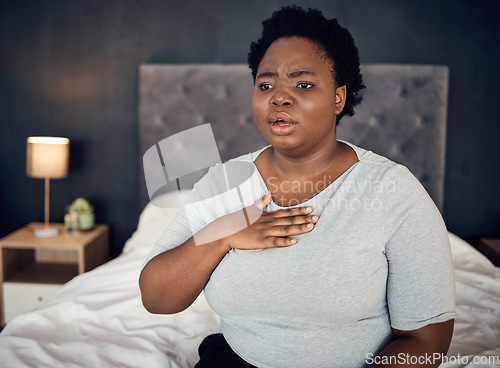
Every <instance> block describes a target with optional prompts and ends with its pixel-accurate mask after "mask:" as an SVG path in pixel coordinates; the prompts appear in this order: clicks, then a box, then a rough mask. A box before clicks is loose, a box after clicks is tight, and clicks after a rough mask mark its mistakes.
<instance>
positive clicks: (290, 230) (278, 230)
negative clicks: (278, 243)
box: [265, 223, 315, 237]
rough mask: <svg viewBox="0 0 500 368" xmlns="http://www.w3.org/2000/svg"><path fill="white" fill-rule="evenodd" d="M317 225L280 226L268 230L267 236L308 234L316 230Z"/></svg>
mask: <svg viewBox="0 0 500 368" xmlns="http://www.w3.org/2000/svg"><path fill="white" fill-rule="evenodd" d="M314 226H315V224H313V223H307V224H300V225H280V226H273V227H271V228H269V229H267V230H266V232H265V234H266V236H268V237H273V236H274V237H286V236H293V235H299V234H304V233H308V232H309V231H311V230H313V229H314Z"/></svg>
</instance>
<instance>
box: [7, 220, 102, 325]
mask: <svg viewBox="0 0 500 368" xmlns="http://www.w3.org/2000/svg"><path fill="white" fill-rule="evenodd" d="M51 226H54V227H58V228H59V235H58V236H56V237H52V238H37V237H35V236H34V235H33V228H34V227H43V223H31V224H29V225H27V226H25V227H23V228H21V229H19V230H17V231H15V232H13V233H12V234H10V235H7V236H5V237H4V238H2V239H0V324H1V326H4V325H5V323H7V322H8V321H10V320H11V319H12V318H13V317H15V316H17V315H18V314H21V313H24V312H27V311H29V310H31V309H33V308H35V307H36V306H37V305H38V304H40V303H42V302H43V301H44V300H46V299H47V298H48V297H49V296H51V295H52V294H53V293H54V292H56V291H57V290H58V289H59V288H60V287H61V286H62V285H63V284H64V283H66V282H68V281H69V280H71V279H72V278H73V277H75V276H76V275H79V274H81V273H84V272H86V271H89V270H91V269H93V268H95V267H97V266H99V265H101V264H103V263H104V262H106V261H107V260H108V252H109V244H108V225H96V226H95V228H94V229H93V230H88V231H81V232H80V233H79V236H75V235H73V234H72V233H71V232H68V231H66V229H65V227H64V224H53V223H52V224H51Z"/></svg>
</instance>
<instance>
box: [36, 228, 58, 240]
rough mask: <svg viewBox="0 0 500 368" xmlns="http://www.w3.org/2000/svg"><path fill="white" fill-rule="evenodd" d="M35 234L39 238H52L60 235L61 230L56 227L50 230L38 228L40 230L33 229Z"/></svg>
mask: <svg viewBox="0 0 500 368" xmlns="http://www.w3.org/2000/svg"><path fill="white" fill-rule="evenodd" d="M33 233H34V234H35V236H36V237H37V238H52V237H54V236H57V235H58V234H59V229H57V228H55V227H49V228H48V229H45V228H38V229H33Z"/></svg>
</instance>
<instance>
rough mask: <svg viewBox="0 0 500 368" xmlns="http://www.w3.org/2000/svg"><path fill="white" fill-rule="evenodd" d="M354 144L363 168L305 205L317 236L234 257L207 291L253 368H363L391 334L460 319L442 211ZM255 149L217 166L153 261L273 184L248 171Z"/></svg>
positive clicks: (408, 177)
mask: <svg viewBox="0 0 500 368" xmlns="http://www.w3.org/2000/svg"><path fill="white" fill-rule="evenodd" d="M350 146H351V147H352V148H353V149H354V150H355V152H356V154H357V156H358V159H359V162H357V163H356V164H355V165H353V166H352V167H351V168H350V169H349V170H347V171H346V172H345V173H344V174H343V175H342V176H341V177H340V178H338V179H337V180H335V181H334V182H333V183H331V184H330V185H329V186H328V187H327V188H326V189H324V190H323V191H321V192H320V193H319V194H318V195H316V196H315V197H314V198H312V199H310V200H308V201H307V202H304V203H301V204H299V206H306V205H307V206H311V207H312V208H313V213H314V214H318V215H319V216H320V219H319V221H318V223H317V224H316V226H315V228H314V230H313V231H311V232H310V233H306V234H301V235H299V236H296V238H297V239H298V242H297V244H295V245H293V246H290V247H286V248H271V249H266V250H238V249H233V250H231V251H230V252H228V253H227V254H226V256H225V257H224V258H223V259H222V261H221V262H220V263H219V265H218V266H217V268H216V269H215V270H214V271H213V273H212V275H211V277H210V280H209V281H208V283H207V285H206V287H205V295H206V298H207V301H208V303H209V304H210V306H211V307H212V308H213V310H214V311H215V312H216V313H217V314H218V315H219V316H220V318H221V328H222V333H223V334H224V337H225V338H226V340H227V342H228V343H229V345H230V346H231V348H232V349H233V350H234V351H235V352H236V353H237V354H238V355H240V356H241V357H242V358H243V359H245V360H246V361H248V362H249V363H251V364H253V365H255V366H258V367H260V368H281V367H283V368H292V367H300V368H303V367H314V368H320V367H328V368H332V367H363V366H366V362H367V358H369V357H370V356H374V355H376V354H377V353H379V352H380V351H381V350H382V349H383V347H384V346H386V345H387V343H388V342H390V340H391V338H392V331H391V327H393V328H396V329H400V330H414V329H418V328H421V327H424V326H426V325H427V324H430V323H438V322H444V321H447V320H449V319H452V318H454V317H455V313H454V308H455V294H454V293H455V286H454V285H455V284H454V274H453V266H452V258H451V251H450V245H449V239H448V234H447V231H446V228H445V225H444V222H443V220H442V218H441V215H440V213H439V211H438V210H437V208H436V206H435V205H434V203H433V202H432V200H431V199H430V197H429V196H428V194H427V193H426V191H425V190H424V189H423V187H422V186H421V184H420V183H419V182H418V181H417V179H416V178H415V177H414V176H413V175H412V174H411V173H410V172H409V171H408V169H406V168H405V167H404V166H401V165H398V164H395V163H393V162H391V161H389V160H388V159H386V158H384V157H381V156H379V155H376V154H374V153H373V152H371V151H366V150H363V149H361V148H358V147H356V146H353V145H350ZM260 152H262V150H260V151H257V152H254V153H251V154H247V155H244V156H241V157H238V158H236V159H234V160H231V161H229V162H227V163H225V164H219V165H217V166H215V167H213V168H211V169H210V170H209V173H208V174H207V175H206V176H205V177H204V178H203V179H202V180H201V181H200V182H199V183H198V184H197V185H195V187H194V188H193V191H192V193H191V199H190V202H189V203H190V204H188V205H186V206H185V207H184V208H183V209H182V210H181V211H179V213H178V215H177V216H176V218H175V219H174V220H173V221H172V223H171V224H170V225H169V226H168V228H167V230H166V231H165V232H164V234H163V235H162V236H161V238H160V239H159V240H158V242H157V243H156V244H155V246H154V248H153V250H152V252H151V254H150V256H149V258H148V259H151V258H153V257H154V256H155V255H157V254H159V253H162V252H164V251H165V250H167V249H171V248H173V247H175V246H177V245H179V244H182V243H183V242H184V241H185V240H187V239H188V238H189V237H191V236H192V235H193V234H195V233H196V232H197V231H198V230H199V229H201V228H203V227H204V226H206V225H207V224H208V223H210V222H211V221H213V220H214V219H216V218H218V217H220V216H222V215H223V214H226V213H231V212H235V211H237V210H239V209H241V208H242V207H243V206H249V205H251V204H252V203H254V202H255V201H256V200H258V199H260V198H261V197H262V196H263V195H264V193H265V192H266V191H267V189H268V188H267V187H266V184H265V182H264V180H263V179H262V177H261V176H260V174H259V172H258V171H257V170H256V169H255V165H253V162H254V160H255V159H256V158H257V156H258V155H259V154H260ZM238 164H241V165H238ZM238 184H239V186H238ZM297 185H299V184H298V183H297ZM292 187H293V186H292ZM228 188H229V190H228ZM238 189H239V190H238ZM269 189H271V188H269ZM299 189H300V188H297V190H299ZM280 208H282V207H279V206H278V205H276V204H275V203H274V202H271V203H270V204H269V206H268V208H267V209H266V210H268V211H276V210H278V209H280Z"/></svg>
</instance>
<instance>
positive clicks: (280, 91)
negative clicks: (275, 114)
mask: <svg viewBox="0 0 500 368" xmlns="http://www.w3.org/2000/svg"><path fill="white" fill-rule="evenodd" d="M270 103H271V105H273V106H291V105H293V104H294V100H293V97H292V95H291V94H290V93H289V92H288V91H287V90H286V88H276V87H275V90H274V93H273V95H272V96H271V100H270Z"/></svg>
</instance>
